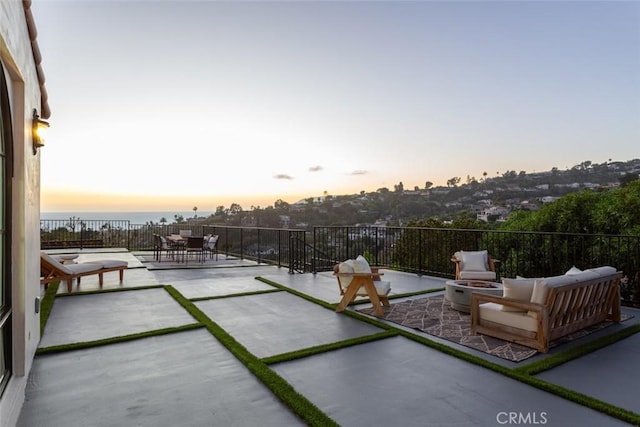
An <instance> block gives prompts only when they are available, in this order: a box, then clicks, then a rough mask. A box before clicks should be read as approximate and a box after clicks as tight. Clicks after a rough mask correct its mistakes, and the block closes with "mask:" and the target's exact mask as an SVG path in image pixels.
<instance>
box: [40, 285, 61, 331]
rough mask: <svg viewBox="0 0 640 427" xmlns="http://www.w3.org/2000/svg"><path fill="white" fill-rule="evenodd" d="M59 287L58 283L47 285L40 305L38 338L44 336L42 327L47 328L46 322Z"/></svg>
mask: <svg viewBox="0 0 640 427" xmlns="http://www.w3.org/2000/svg"><path fill="white" fill-rule="evenodd" d="M59 287H60V282H54V283H49V285H48V286H47V290H46V291H45V293H44V297H43V298H42V302H41V303H40V336H42V335H43V334H44V327H45V326H47V320H49V315H50V314H51V309H52V308H53V301H54V300H55V299H56V294H57V293H58V288H59Z"/></svg>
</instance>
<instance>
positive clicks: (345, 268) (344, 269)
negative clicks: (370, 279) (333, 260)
mask: <svg viewBox="0 0 640 427" xmlns="http://www.w3.org/2000/svg"><path fill="white" fill-rule="evenodd" d="M338 273H355V271H354V269H353V260H352V259H348V260H346V261H343V262H341V263H340V264H338ZM338 280H340V286H342V287H343V288H345V289H346V288H348V287H349V285H350V284H351V281H352V280H353V278H352V277H348V276H347V277H338Z"/></svg>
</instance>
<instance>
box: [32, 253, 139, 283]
mask: <svg viewBox="0 0 640 427" xmlns="http://www.w3.org/2000/svg"><path fill="white" fill-rule="evenodd" d="M127 266H128V263H127V262H126V261H120V260H109V259H107V260H96V261H90V262H80V263H75V264H63V263H61V262H60V261H59V260H58V259H56V258H54V257H52V256H51V255H49V254H47V253H46V252H43V251H41V252H40V277H41V278H40V283H41V284H43V285H44V286H45V288H46V287H47V286H48V285H49V283H52V282H61V281H64V282H66V283H67V291H68V292H71V289H72V288H73V279H78V285H79V284H80V278H81V277H83V276H90V275H94V274H97V275H98V281H99V283H100V286H102V284H103V282H104V277H103V275H104V273H107V272H109V271H118V272H119V273H120V283H122V280H123V279H124V270H126V269H127Z"/></svg>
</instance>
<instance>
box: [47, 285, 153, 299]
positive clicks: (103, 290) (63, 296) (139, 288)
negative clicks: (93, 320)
mask: <svg viewBox="0 0 640 427" xmlns="http://www.w3.org/2000/svg"><path fill="white" fill-rule="evenodd" d="M161 288H164V285H147V286H132V287H127V288H113V289H94V290H92V291H78V292H72V293H65V294H59V295H56V298H65V297H75V296H78V295H93V294H107V293H109V292H129V291H141V290H144V289H161Z"/></svg>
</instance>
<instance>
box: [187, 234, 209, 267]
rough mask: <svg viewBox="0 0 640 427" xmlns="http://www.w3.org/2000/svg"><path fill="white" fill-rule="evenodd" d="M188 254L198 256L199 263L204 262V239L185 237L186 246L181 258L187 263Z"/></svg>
mask: <svg viewBox="0 0 640 427" xmlns="http://www.w3.org/2000/svg"><path fill="white" fill-rule="evenodd" d="M190 254H196V255H198V257H199V259H200V262H204V237H187V244H186V246H185V247H184V252H183V255H182V256H183V258H184V257H185V256H186V261H187V263H188V262H189V255H190Z"/></svg>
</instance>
